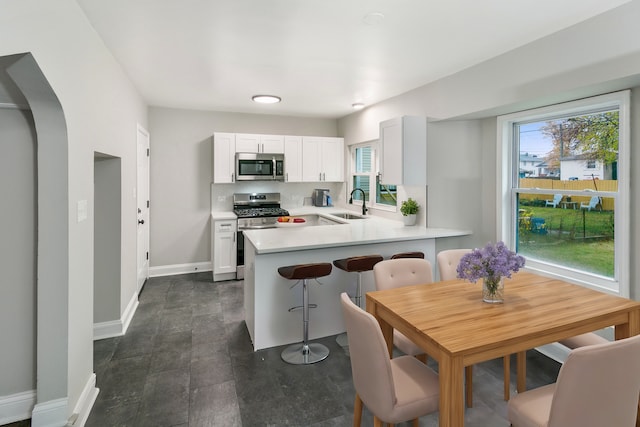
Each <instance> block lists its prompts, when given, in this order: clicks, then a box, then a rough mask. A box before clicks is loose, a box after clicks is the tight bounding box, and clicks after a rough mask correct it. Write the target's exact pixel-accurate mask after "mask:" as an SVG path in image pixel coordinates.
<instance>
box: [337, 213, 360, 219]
mask: <svg viewBox="0 0 640 427" xmlns="http://www.w3.org/2000/svg"><path fill="white" fill-rule="evenodd" d="M331 215H333V216H337V217H338V218H343V219H365V217H364V216H362V215H356V214H352V213H347V212H344V213H332V214H331Z"/></svg>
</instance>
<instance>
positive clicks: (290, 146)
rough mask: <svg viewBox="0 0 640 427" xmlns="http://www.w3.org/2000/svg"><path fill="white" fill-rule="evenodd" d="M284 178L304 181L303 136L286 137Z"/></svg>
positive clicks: (291, 180) (289, 180)
mask: <svg viewBox="0 0 640 427" xmlns="http://www.w3.org/2000/svg"><path fill="white" fill-rule="evenodd" d="M284 180H285V182H302V137H301V136H285V137H284Z"/></svg>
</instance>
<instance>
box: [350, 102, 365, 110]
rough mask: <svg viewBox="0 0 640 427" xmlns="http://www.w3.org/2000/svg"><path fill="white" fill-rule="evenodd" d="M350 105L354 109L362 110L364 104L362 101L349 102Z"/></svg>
mask: <svg viewBox="0 0 640 427" xmlns="http://www.w3.org/2000/svg"><path fill="white" fill-rule="evenodd" d="M351 107H352V108H353V109H354V110H362V109H363V108H364V104H363V103H362V102H356V103H355V104H351Z"/></svg>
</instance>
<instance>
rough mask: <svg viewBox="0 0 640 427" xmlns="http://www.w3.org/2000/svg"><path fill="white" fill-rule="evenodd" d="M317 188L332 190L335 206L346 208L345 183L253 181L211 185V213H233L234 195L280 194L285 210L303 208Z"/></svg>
mask: <svg viewBox="0 0 640 427" xmlns="http://www.w3.org/2000/svg"><path fill="white" fill-rule="evenodd" d="M316 188H326V189H328V190H330V192H331V199H332V202H333V204H334V206H341V207H345V206H346V202H347V196H346V186H345V184H343V183H335V182H310V183H307V182H300V183H290V182H287V183H285V182H273V181H251V182H236V183H234V184H211V211H212V212H224V211H231V210H232V209H233V195H234V193H280V198H281V201H280V204H281V205H282V207H283V208H284V209H294V208H300V207H302V206H303V202H304V198H305V197H311V195H312V193H313V190H314V189H316Z"/></svg>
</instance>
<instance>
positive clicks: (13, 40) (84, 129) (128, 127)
mask: <svg viewBox="0 0 640 427" xmlns="http://www.w3.org/2000/svg"><path fill="white" fill-rule="evenodd" d="M25 52H30V53H31V54H32V55H33V57H34V58H35V60H36V62H37V64H38V66H39V67H40V69H41V70H42V72H43V74H44V77H45V78H46V79H47V80H48V82H49V84H50V85H51V87H52V88H53V90H54V92H55V94H56V95H57V97H58V99H59V101H60V104H61V105H62V109H63V113H64V119H65V121H66V127H67V129H66V130H67V134H68V146H67V149H68V159H67V161H68V173H67V174H66V176H65V179H67V178H68V189H67V191H68V198H67V199H68V205H67V206H66V210H67V211H68V212H69V215H68V236H67V238H68V245H65V246H67V247H68V252H69V254H68V259H69V261H68V265H59V266H57V268H58V269H60V270H61V271H64V275H65V276H66V275H67V274H68V281H65V283H58V285H60V286H64V287H65V289H66V290H68V301H67V304H65V305H63V306H61V307H62V308H63V309H64V306H67V305H68V307H69V308H68V313H64V316H63V317H64V319H65V320H66V321H67V322H68V331H67V334H66V337H67V338H66V340H64V341H61V342H59V344H58V345H62V346H65V347H66V351H65V352H63V353H64V355H63V360H60V359H59V356H60V355H56V354H49V355H47V358H46V359H45V358H44V357H43V359H42V360H43V362H44V361H45V360H46V363H48V364H51V369H55V365H56V364H58V367H59V369H57V372H61V373H63V374H64V373H66V372H68V373H67V374H66V375H63V376H64V378H63V380H61V381H60V383H59V384H58V385H57V386H54V387H51V388H50V389H47V393H46V394H41V395H39V396H38V401H39V402H42V401H43V400H44V401H47V400H53V399H58V398H68V403H67V408H66V413H67V414H66V415H67V416H69V415H71V413H72V412H73V411H74V410H75V409H76V408H75V406H76V404H77V403H78V402H79V399H80V395H81V393H82V391H83V389H84V388H85V387H86V386H87V383H88V381H90V378H91V376H92V372H93V286H92V282H93V210H92V208H91V207H92V206H93V153H94V151H100V152H102V153H107V154H110V155H114V156H117V157H120V158H122V186H123V189H122V190H123V191H122V194H123V200H122V224H123V231H122V272H121V274H122V284H123V285H122V286H123V289H122V294H123V295H126V297H123V298H124V299H125V300H126V301H128V300H130V299H131V296H132V295H133V294H134V292H135V286H136V265H135V264H136V256H135V248H136V242H135V236H136V233H135V229H136V214H135V212H136V210H135V200H134V198H133V189H134V188H135V182H136V181H135V180H136V169H135V168H136V158H135V156H136V144H135V137H136V123H141V124H142V125H146V105H145V104H144V102H143V101H142V99H141V98H140V96H139V95H138V94H137V92H136V90H135V88H134V87H133V86H132V85H131V83H130V82H129V80H128V78H127V76H126V75H125V74H124V72H123V71H122V69H121V67H120V66H119V64H118V63H117V62H116V61H115V60H114V59H113V57H112V55H111V54H110V53H109V52H108V51H107V50H106V48H105V47H104V44H103V43H102V41H101V40H100V39H99V38H98V36H97V35H96V33H95V31H94V30H93V28H92V27H91V26H90V25H89V24H88V22H87V20H86V18H85V16H84V14H83V13H82V11H81V9H80V8H79V6H78V5H77V3H76V2H75V1H73V0H52V1H47V2H42V1H38V0H6V1H3V2H2V14H1V15H0V56H5V55H12V54H17V53H25ZM36 122H37V118H36ZM79 201H87V205H88V206H89V212H88V218H87V219H86V220H85V221H81V222H78V221H77V217H76V210H77V203H78V202H79ZM39 209H40V207H39ZM65 240H67V239H65ZM65 294H67V293H66V292H65ZM39 362H40V360H39ZM60 364H63V365H64V366H63V369H61V368H62V367H60V366H59V365H60ZM2 369H6V368H5V367H3V368H2Z"/></svg>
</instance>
